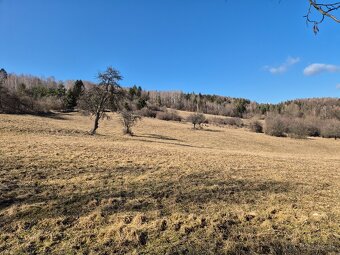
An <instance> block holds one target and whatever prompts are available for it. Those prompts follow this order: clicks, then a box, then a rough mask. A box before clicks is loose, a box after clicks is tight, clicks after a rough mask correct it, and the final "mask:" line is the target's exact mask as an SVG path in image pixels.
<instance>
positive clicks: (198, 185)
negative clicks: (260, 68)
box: [0, 114, 340, 254]
mask: <svg viewBox="0 0 340 255" xmlns="http://www.w3.org/2000/svg"><path fill="white" fill-rule="evenodd" d="M90 127H91V120H90V119H89V118H87V117H83V116H80V115H78V114H61V115H58V116H57V117H56V116H53V118H49V117H34V116H25V115H22V116H16V115H0V253H1V254H42V253H53V254H336V253H337V252H338V251H339V249H340V245H339V243H340V227H339V220H340V203H339V197H340V194H339V190H340V178H339V169H340V153H339V152H340V141H335V140H334V139H322V138H313V139H305V140H294V139H290V138H277V137H270V136H266V135H264V134H257V133H252V132H249V131H246V130H245V129H232V128H219V127H214V126H209V127H206V128H205V129H203V130H192V127H191V124H189V123H175V122H166V121H160V120H157V119H147V118H145V119H143V120H142V121H141V122H140V123H139V124H138V125H137V126H136V127H135V128H134V133H135V136H134V137H128V136H123V135H122V131H121V126H120V123H119V120H118V118H117V116H115V115H114V116H113V117H112V119H111V120H106V121H104V122H102V123H101V126H100V128H99V130H98V133H99V134H98V135H97V136H88V135H86V131H88V130H89V129H90Z"/></svg>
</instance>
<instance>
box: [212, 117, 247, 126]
mask: <svg viewBox="0 0 340 255" xmlns="http://www.w3.org/2000/svg"><path fill="white" fill-rule="evenodd" d="M209 122H210V123H212V124H214V125H217V126H225V125H229V126H235V127H243V121H242V119H240V118H237V117H235V118H234V117H232V118H217V117H214V118H211V119H210V120H209Z"/></svg>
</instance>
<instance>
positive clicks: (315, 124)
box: [305, 118, 321, 136]
mask: <svg viewBox="0 0 340 255" xmlns="http://www.w3.org/2000/svg"><path fill="white" fill-rule="evenodd" d="M305 123H306V127H307V134H308V136H320V134H321V130H320V126H321V121H320V120H319V119H315V118H309V119H306V120H305Z"/></svg>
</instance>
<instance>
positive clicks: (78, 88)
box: [66, 80, 85, 109]
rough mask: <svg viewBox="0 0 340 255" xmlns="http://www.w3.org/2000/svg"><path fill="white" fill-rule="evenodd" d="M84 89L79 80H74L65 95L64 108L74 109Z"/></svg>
mask: <svg viewBox="0 0 340 255" xmlns="http://www.w3.org/2000/svg"><path fill="white" fill-rule="evenodd" d="M84 90H85V87H84V84H83V82H82V81H81V80H76V81H75V82H74V85H73V86H72V88H70V89H69V90H68V91H67V93H66V108H67V109H74V107H76V106H77V103H78V100H79V98H80V96H81V95H82V93H83V92H84Z"/></svg>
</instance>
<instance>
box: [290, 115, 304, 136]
mask: <svg viewBox="0 0 340 255" xmlns="http://www.w3.org/2000/svg"><path fill="white" fill-rule="evenodd" d="M286 125H287V127H288V130H287V132H288V134H289V136H290V137H292V138H306V137H307V136H308V127H307V124H306V122H305V120H303V119H299V118H295V119H286Z"/></svg>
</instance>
